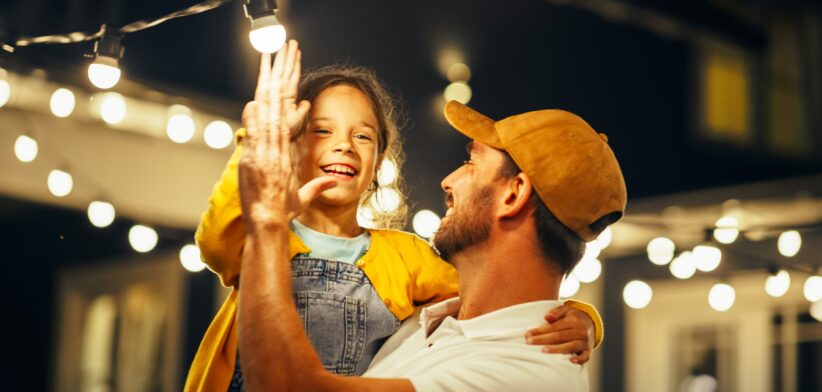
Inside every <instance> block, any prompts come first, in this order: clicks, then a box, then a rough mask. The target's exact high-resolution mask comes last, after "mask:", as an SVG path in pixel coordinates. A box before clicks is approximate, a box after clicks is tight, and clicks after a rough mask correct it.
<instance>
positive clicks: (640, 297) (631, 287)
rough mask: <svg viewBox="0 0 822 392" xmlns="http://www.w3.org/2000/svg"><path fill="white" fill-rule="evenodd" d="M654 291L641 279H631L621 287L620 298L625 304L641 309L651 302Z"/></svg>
mask: <svg viewBox="0 0 822 392" xmlns="http://www.w3.org/2000/svg"><path fill="white" fill-rule="evenodd" d="M653 296H654V291H653V290H651V286H649V285H648V283H645V282H643V281H641V280H632V281H630V282H628V284H626V285H625V288H624V289H622V299H623V300H625V304H626V305H628V306H630V307H632V308H634V309H642V308H644V307H646V306H648V304H649V303H651V298H652V297H653Z"/></svg>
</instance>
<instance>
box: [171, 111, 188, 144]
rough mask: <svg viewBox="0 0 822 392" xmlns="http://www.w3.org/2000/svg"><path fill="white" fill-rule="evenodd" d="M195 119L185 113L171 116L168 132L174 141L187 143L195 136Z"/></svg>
mask: <svg viewBox="0 0 822 392" xmlns="http://www.w3.org/2000/svg"><path fill="white" fill-rule="evenodd" d="M194 130H195V126H194V119H192V118H191V116H190V115H188V114H185V113H178V114H175V115H173V116H171V117H170V118H169V119H168V123H166V134H167V135H168V138H169V139H171V141H173V142H174V143H186V142H188V141H189V140H191V138H192V137H194Z"/></svg>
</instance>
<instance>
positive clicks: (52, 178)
mask: <svg viewBox="0 0 822 392" xmlns="http://www.w3.org/2000/svg"><path fill="white" fill-rule="evenodd" d="M48 186H49V192H51V194H52V195H54V196H57V197H63V196H66V195H68V194H69V193H71V188H73V187H74V179H72V177H71V174H68V173H67V172H64V171H62V170H57V169H55V170H52V171H51V172H50V173H49V177H48Z"/></svg>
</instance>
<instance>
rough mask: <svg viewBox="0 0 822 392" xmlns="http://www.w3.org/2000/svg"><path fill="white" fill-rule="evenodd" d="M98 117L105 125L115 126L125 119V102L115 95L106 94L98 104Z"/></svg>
mask: <svg viewBox="0 0 822 392" xmlns="http://www.w3.org/2000/svg"><path fill="white" fill-rule="evenodd" d="M100 117H102V118H103V121H105V122H106V123H107V124H111V125H117V124H119V123H121V122H123V120H124V119H125V118H126V100H125V98H123V96H122V95H120V94H117V93H106V94H105V95H104V96H103V101H102V103H101V104H100Z"/></svg>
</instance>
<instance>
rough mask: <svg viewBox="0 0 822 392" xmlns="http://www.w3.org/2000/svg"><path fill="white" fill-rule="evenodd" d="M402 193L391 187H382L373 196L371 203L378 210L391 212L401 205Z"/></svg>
mask: <svg viewBox="0 0 822 392" xmlns="http://www.w3.org/2000/svg"><path fill="white" fill-rule="evenodd" d="M400 201H401V199H400V194H399V193H397V191H395V190H393V189H391V188H383V187H380V188H379V189H377V191H376V192H374V195H373V196H371V205H372V206H374V208H375V209H377V211H380V212H391V211H394V210H396V209H397V208H399V207H400Z"/></svg>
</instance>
